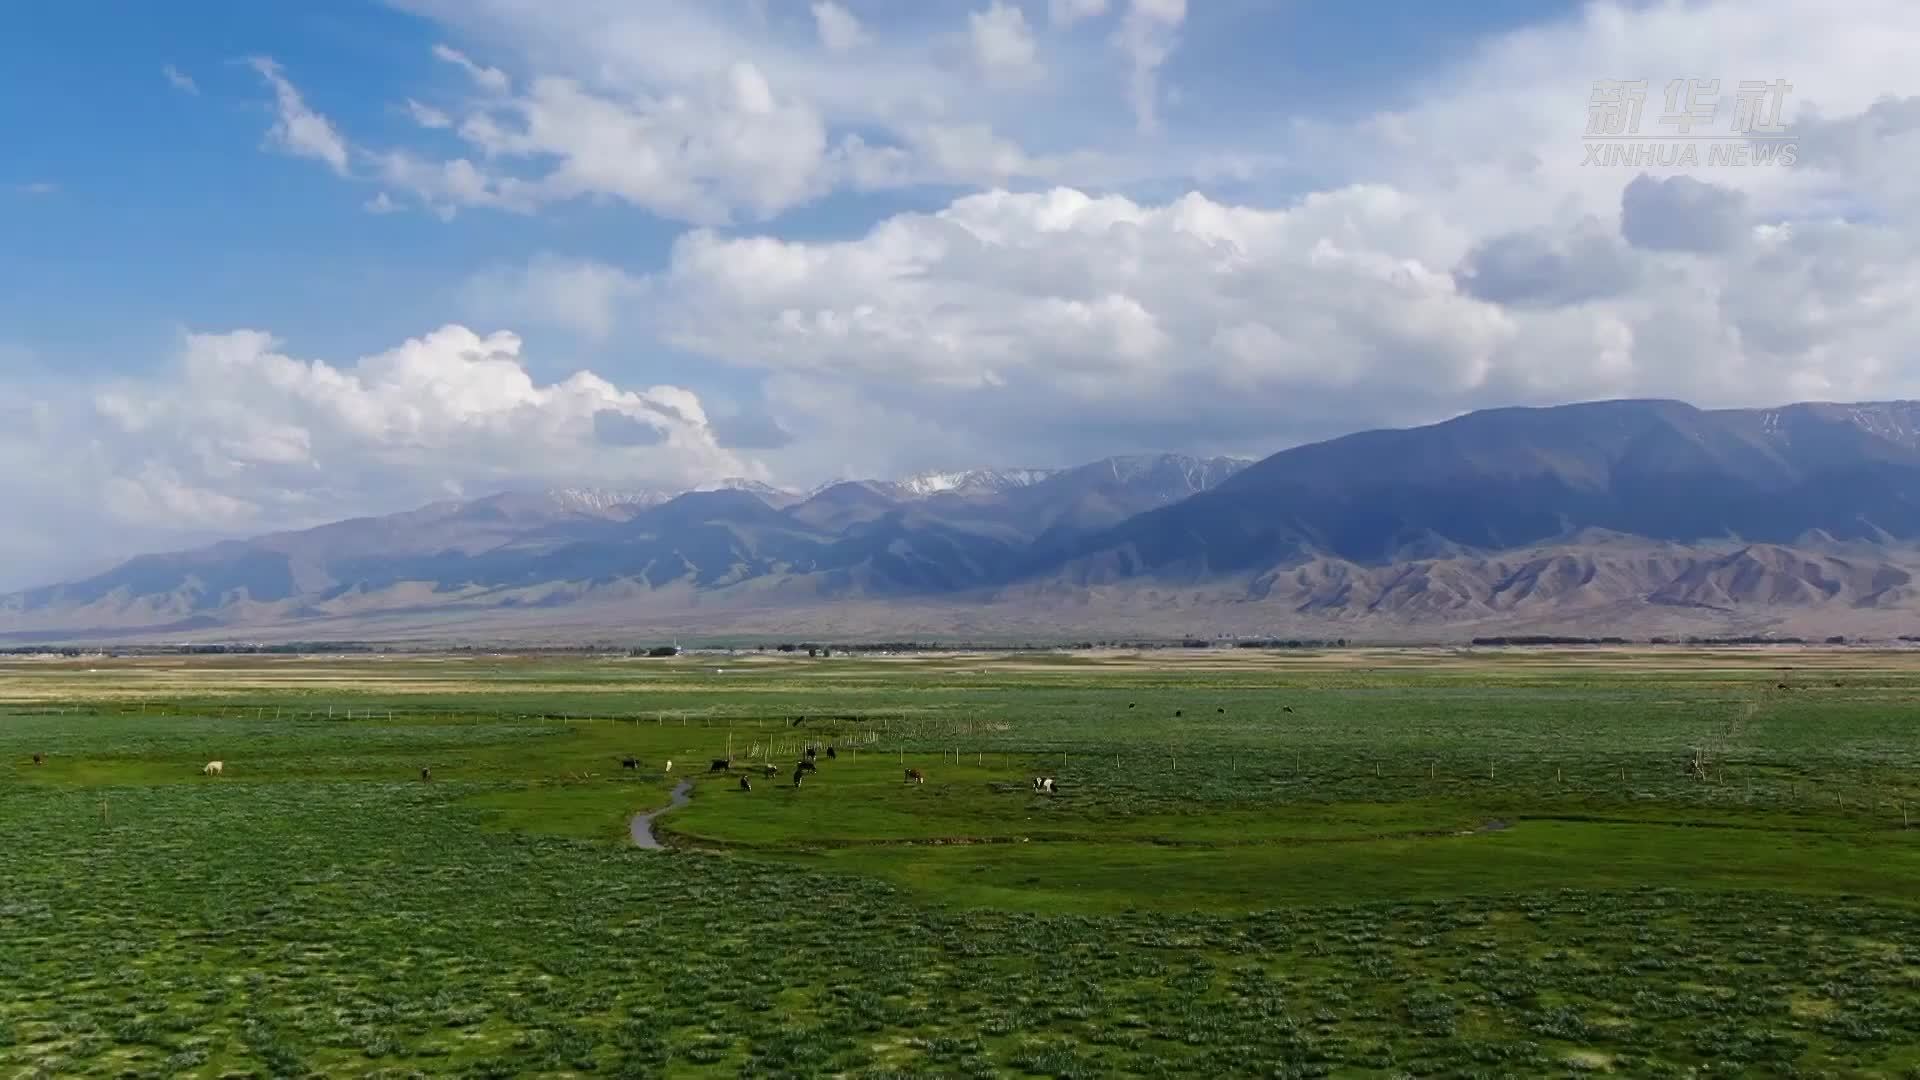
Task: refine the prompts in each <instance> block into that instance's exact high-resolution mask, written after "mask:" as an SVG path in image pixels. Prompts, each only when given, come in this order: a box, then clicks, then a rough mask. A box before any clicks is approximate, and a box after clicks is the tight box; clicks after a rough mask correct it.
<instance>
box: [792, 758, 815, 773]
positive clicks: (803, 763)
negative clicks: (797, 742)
mask: <svg viewBox="0 0 1920 1080" xmlns="http://www.w3.org/2000/svg"><path fill="white" fill-rule="evenodd" d="M793 769H794V771H795V772H819V771H820V766H818V765H815V764H814V763H813V762H811V761H808V760H807V759H806V758H801V759H800V760H799V761H796V762H794V763H793Z"/></svg>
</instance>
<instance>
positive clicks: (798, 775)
mask: <svg viewBox="0 0 1920 1080" xmlns="http://www.w3.org/2000/svg"><path fill="white" fill-rule="evenodd" d="M806 778H807V774H806V773H803V772H801V771H800V770H799V769H795V770H793V786H794V787H799V786H800V781H802V780H805V779H806Z"/></svg>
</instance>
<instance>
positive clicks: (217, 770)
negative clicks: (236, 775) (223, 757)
mask: <svg viewBox="0 0 1920 1080" xmlns="http://www.w3.org/2000/svg"><path fill="white" fill-rule="evenodd" d="M226 771H227V763H226V762H224V761H209V762H207V764H206V766H205V767H204V768H202V769H201V770H200V775H201V776H223V775H225V774H226Z"/></svg>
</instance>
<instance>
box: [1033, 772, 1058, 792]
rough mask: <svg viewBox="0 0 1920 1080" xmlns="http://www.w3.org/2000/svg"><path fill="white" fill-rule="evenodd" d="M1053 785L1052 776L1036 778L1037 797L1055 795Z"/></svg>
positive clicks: (1034, 785)
mask: <svg viewBox="0 0 1920 1080" xmlns="http://www.w3.org/2000/svg"><path fill="white" fill-rule="evenodd" d="M1053 784H1054V780H1053V777H1051V776H1036V777H1034V778H1033V790H1034V793H1035V794H1036V795H1040V794H1044V795H1051V794H1053Z"/></svg>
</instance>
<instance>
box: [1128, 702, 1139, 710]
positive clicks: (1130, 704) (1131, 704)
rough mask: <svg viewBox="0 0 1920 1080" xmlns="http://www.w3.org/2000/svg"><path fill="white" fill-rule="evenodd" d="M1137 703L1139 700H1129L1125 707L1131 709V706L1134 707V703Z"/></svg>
mask: <svg viewBox="0 0 1920 1080" xmlns="http://www.w3.org/2000/svg"><path fill="white" fill-rule="evenodd" d="M1138 704H1140V703H1139V702H1137V701H1129V702H1127V708H1129V709H1131V708H1133V707H1134V706H1135V705H1138Z"/></svg>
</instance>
